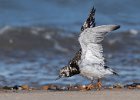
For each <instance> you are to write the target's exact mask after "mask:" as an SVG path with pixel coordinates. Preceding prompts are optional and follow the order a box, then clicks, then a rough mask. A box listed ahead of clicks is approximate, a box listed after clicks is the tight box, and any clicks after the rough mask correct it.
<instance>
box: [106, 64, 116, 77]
mask: <svg viewBox="0 0 140 100" xmlns="http://www.w3.org/2000/svg"><path fill="white" fill-rule="evenodd" d="M104 68H105V69H106V70H108V71H109V72H111V73H112V74H113V75H116V76H119V74H118V73H117V72H115V71H114V70H113V69H111V68H109V67H108V66H104Z"/></svg>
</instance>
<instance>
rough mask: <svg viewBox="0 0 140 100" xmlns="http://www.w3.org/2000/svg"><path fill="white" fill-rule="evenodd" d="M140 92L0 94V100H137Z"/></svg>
mask: <svg viewBox="0 0 140 100" xmlns="http://www.w3.org/2000/svg"><path fill="white" fill-rule="evenodd" d="M139 94H140V90H102V91H60V92H58V91H56V92H49V91H30V92H26V91H24V92H23V91H22V92H7V93H6V92H0V100H124V99H126V100H138V99H139V98H140V95H139Z"/></svg>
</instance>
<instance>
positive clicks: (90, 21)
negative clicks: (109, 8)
mask: <svg viewBox="0 0 140 100" xmlns="http://www.w3.org/2000/svg"><path fill="white" fill-rule="evenodd" d="M95 12H96V10H95V8H94V6H93V8H92V9H91V11H90V13H89V16H88V18H87V19H86V21H85V22H84V24H83V25H82V27H81V31H84V30H85V29H87V28H92V27H95ZM81 52H82V51H81V49H80V50H79V51H78V52H77V53H76V54H75V56H74V57H73V59H72V60H70V61H69V63H68V65H69V66H70V67H75V68H77V69H79V67H78V61H79V60H80V59H81Z"/></svg>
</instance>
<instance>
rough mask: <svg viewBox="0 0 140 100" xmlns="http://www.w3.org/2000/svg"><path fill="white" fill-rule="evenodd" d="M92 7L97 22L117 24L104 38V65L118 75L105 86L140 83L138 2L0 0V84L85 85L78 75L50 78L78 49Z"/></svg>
mask: <svg viewBox="0 0 140 100" xmlns="http://www.w3.org/2000/svg"><path fill="white" fill-rule="evenodd" d="M93 5H94V7H95V8H96V25H102V24H119V25H121V29H119V30H117V31H115V32H113V33H111V34H109V35H108V37H106V38H105V41H104V51H105V57H106V59H107V64H108V66H110V67H112V68H114V69H115V70H116V71H117V72H118V73H119V74H120V76H119V77H117V76H114V77H110V78H106V79H104V81H103V82H104V84H105V85H110V84H115V83H121V84H126V83H132V82H140V73H139V72H140V31H139V30H140V13H139V9H140V6H139V5H140V1H139V0H135V1H133V0H123V1H122V0H0V86H13V85H22V84H28V85H30V86H41V85H46V84H62V85H74V84H87V83H89V81H88V80H86V79H84V78H83V77H81V76H79V75H77V76H73V77H70V78H66V79H60V80H58V81H55V78H56V77H57V76H58V70H59V69H60V68H61V67H63V66H65V65H67V63H68V62H69V60H70V59H71V58H72V57H73V56H74V54H75V53H76V51H77V50H78V49H79V43H78V40H77V38H78V35H79V34H80V28H81V26H82V24H83V23H84V21H85V20H86V18H87V16H88V14H89V11H90V9H91V8H92V7H93ZM77 78H78V80H77Z"/></svg>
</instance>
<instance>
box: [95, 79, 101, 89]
mask: <svg viewBox="0 0 140 100" xmlns="http://www.w3.org/2000/svg"><path fill="white" fill-rule="evenodd" d="M101 87H102V82H101V80H100V79H98V81H97V84H96V88H97V90H100V89H101Z"/></svg>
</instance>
